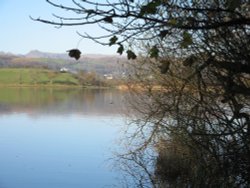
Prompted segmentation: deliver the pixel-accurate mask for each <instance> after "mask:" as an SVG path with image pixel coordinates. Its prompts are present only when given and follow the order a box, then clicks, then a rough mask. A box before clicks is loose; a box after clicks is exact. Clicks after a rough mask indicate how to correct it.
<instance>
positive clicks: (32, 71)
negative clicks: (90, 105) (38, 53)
mask: <svg viewBox="0 0 250 188" xmlns="http://www.w3.org/2000/svg"><path fill="white" fill-rule="evenodd" d="M114 85H115V84H114V81H108V80H105V79H104V78H101V77H100V76H99V75H97V74H96V73H94V72H85V71H80V72H78V73H75V74H73V73H70V72H63V71H62V72H60V71H54V70H50V69H44V68H0V87H84V88H85V87H87V88H108V87H114Z"/></svg>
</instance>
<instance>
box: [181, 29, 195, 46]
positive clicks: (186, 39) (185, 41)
mask: <svg viewBox="0 0 250 188" xmlns="http://www.w3.org/2000/svg"><path fill="white" fill-rule="evenodd" d="M191 44H193V39H192V35H191V34H190V33H188V32H187V31H185V32H184V33H183V35H182V42H181V43H180V45H181V47H182V48H187V47H188V46H190V45H191Z"/></svg>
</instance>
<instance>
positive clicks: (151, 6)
mask: <svg viewBox="0 0 250 188" xmlns="http://www.w3.org/2000/svg"><path fill="white" fill-rule="evenodd" d="M160 5H161V1H159V0H152V1H151V2H149V3H148V4H147V5H144V6H142V7H141V10H140V15H141V16H144V15H147V14H156V12H157V7H158V6H160Z"/></svg>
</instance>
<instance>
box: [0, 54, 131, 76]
mask: <svg viewBox="0 0 250 188" xmlns="http://www.w3.org/2000/svg"><path fill="white" fill-rule="evenodd" d="M125 62H126V58H125V57H123V56H112V55H98V54H84V55H82V57H81V58H80V59H79V60H78V61H75V60H74V59H71V58H69V57H68V55H67V54H66V53H65V54H55V53H46V52H40V51H37V50H34V51H31V52H29V53H28V54H26V55H14V54H6V53H3V52H0V68H11V67H14V68H27V67H28V68H30V67H33V68H48V69H52V70H55V71H58V70H60V69H61V68H62V67H65V68H67V69H68V70H70V71H71V72H73V73H74V72H77V71H79V70H85V71H89V72H96V73H97V74H99V75H103V74H113V75H117V76H119V75H121V71H122V70H121V65H122V64H123V63H125Z"/></svg>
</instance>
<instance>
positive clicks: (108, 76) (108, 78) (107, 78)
mask: <svg viewBox="0 0 250 188" xmlns="http://www.w3.org/2000/svg"><path fill="white" fill-rule="evenodd" d="M103 76H104V78H105V79H106V80H112V79H113V75H112V74H104V75H103Z"/></svg>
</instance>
